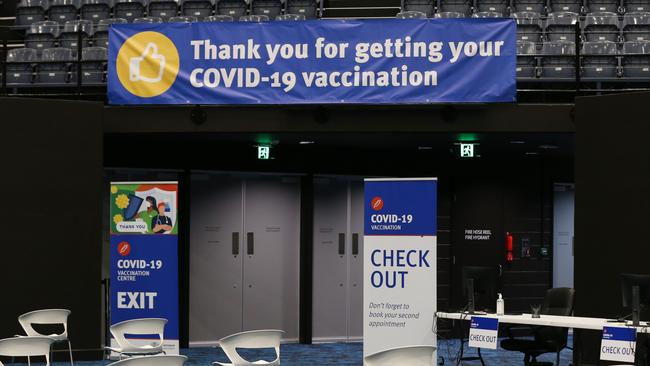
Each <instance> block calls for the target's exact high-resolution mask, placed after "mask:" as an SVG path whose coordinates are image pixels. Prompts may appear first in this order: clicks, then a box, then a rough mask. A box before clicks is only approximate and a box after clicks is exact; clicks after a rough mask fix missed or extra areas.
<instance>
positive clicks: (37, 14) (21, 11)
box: [16, 0, 46, 26]
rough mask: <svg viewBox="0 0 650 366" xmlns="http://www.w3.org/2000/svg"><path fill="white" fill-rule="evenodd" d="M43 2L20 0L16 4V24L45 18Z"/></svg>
mask: <svg viewBox="0 0 650 366" xmlns="http://www.w3.org/2000/svg"><path fill="white" fill-rule="evenodd" d="M45 4H46V3H45V2H44V1H43V0H20V2H19V3H18V6H16V25H19V26H27V25H30V24H32V23H35V22H41V21H43V20H45V8H46V5H45Z"/></svg>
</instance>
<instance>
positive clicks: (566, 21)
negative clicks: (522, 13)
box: [544, 12, 579, 41]
mask: <svg viewBox="0 0 650 366" xmlns="http://www.w3.org/2000/svg"><path fill="white" fill-rule="evenodd" d="M578 21H579V18H578V14H577V13H571V12H557V13H549V14H548V17H547V18H546V27H545V28H544V34H545V35H546V39H547V40H549V41H574V40H575V37H576V31H577V30H576V25H577V24H578Z"/></svg>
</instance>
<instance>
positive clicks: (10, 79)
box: [7, 48, 38, 85]
mask: <svg viewBox="0 0 650 366" xmlns="http://www.w3.org/2000/svg"><path fill="white" fill-rule="evenodd" d="M37 59H38V56H37V55H36V50H34V49H31V48H17V49H13V50H9V51H8V52H7V85H24V84H31V83H32V81H33V79H34V63H35V62H36V61H37Z"/></svg>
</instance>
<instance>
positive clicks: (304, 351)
mask: <svg viewBox="0 0 650 366" xmlns="http://www.w3.org/2000/svg"><path fill="white" fill-rule="evenodd" d="M571 343H572V342H571V340H569V344H571ZM438 347H439V350H438V356H439V357H442V358H444V360H445V365H446V366H448V365H456V360H457V355H458V351H459V342H458V340H451V341H446V340H441V341H439V342H438ZM181 353H182V354H184V355H186V356H188V357H189V361H188V362H187V363H186V365H187V366H199V365H201V366H210V365H211V364H212V362H213V361H228V360H227V358H226V356H225V355H224V353H223V351H221V349H219V348H186V349H182V350H181ZM280 353H281V355H282V366H348V365H350V366H351V365H355V366H359V365H361V359H362V353H363V349H362V344H361V343H325V344H313V345H305V344H284V345H282V347H281V350H280ZM481 353H482V354H483V358H484V359H485V363H486V365H489V366H511V365H512V366H514V365H517V366H519V365H523V355H522V354H521V353H516V352H507V351H504V350H501V349H500V350H482V351H481ZM241 354H242V356H244V357H251V358H253V360H256V359H260V358H261V359H266V360H269V359H272V358H273V351H272V350H254V351H251V350H244V351H242V352H241ZM475 354H476V350H475V349H469V348H467V346H466V349H465V355H466V356H472V355H475ZM254 357H257V358H254ZM572 357H573V355H572V351H570V350H564V351H562V354H561V363H560V364H561V365H569V363H570V362H571V359H572ZM55 358H57V355H56V354H55ZM249 359H250V358H249ZM538 360H539V361H551V362H552V361H554V360H555V355H554V354H547V355H543V356H541V357H539V358H538ZM108 363H109V362H108V361H95V362H89V361H85V362H84V361H79V362H75V365H78V366H103V365H106V364H108ZM32 364H33V365H36V364H41V365H42V364H43V363H36V362H32ZM462 364H463V365H468V366H469V365H480V364H481V363H480V362H479V361H464V362H463V363H462ZM53 365H54V366H65V365H69V363H64V362H55V363H54V364H53Z"/></svg>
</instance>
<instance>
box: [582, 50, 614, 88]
mask: <svg viewBox="0 0 650 366" xmlns="http://www.w3.org/2000/svg"><path fill="white" fill-rule="evenodd" d="M617 56H618V49H617V47H616V43H615V42H610V41H601V42H585V43H584V44H583V45H582V77H583V78H585V79H607V78H616V77H618V76H619V68H618V57H617Z"/></svg>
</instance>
